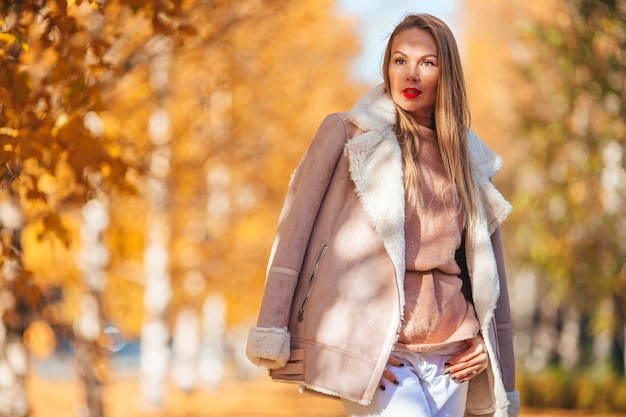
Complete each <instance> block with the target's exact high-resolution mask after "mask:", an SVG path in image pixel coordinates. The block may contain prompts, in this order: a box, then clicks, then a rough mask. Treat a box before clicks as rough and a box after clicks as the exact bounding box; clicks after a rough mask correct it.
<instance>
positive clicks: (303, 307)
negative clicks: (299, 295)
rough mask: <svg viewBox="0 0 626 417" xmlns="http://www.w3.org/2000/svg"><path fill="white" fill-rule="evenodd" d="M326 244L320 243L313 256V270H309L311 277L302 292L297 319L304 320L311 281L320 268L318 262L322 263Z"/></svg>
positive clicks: (311, 285)
mask: <svg viewBox="0 0 626 417" xmlns="http://www.w3.org/2000/svg"><path fill="white" fill-rule="evenodd" d="M327 247H328V246H326V245H325V244H322V246H321V247H320V250H319V251H318V252H317V256H316V257H315V264H314V265H313V271H312V272H311V277H310V278H309V286H308V287H307V289H306V293H305V294H304V300H302V305H301V306H300V311H299V312H298V321H299V322H303V321H304V311H305V310H306V306H307V304H308V303H309V298H310V297H311V291H312V290H313V283H314V282H315V278H316V277H317V273H318V271H319V269H320V264H321V263H322V258H323V257H324V253H326V248H327Z"/></svg>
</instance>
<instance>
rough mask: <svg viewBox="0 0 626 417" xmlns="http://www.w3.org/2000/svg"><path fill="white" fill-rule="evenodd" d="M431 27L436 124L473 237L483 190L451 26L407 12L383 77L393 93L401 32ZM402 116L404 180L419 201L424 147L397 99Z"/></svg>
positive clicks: (412, 197) (388, 54)
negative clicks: (473, 160) (392, 66)
mask: <svg viewBox="0 0 626 417" xmlns="http://www.w3.org/2000/svg"><path fill="white" fill-rule="evenodd" d="M414 28H416V29H419V30H423V31H425V32H428V33H429V34H430V35H431V36H432V37H433V39H434V40H435V43H436V44H437V52H438V56H439V82H438V88H437V96H436V99H435V113H434V119H435V129H436V132H437V140H438V143H439V151H440V152H441V157H442V159H443V164H444V167H445V169H446V173H447V174H448V178H449V180H450V182H451V183H452V185H453V186H454V188H455V189H456V195H457V198H458V199H459V201H460V204H461V208H462V210H463V215H464V225H465V227H466V231H467V238H468V239H469V240H470V242H471V241H473V236H472V233H471V230H473V226H474V224H475V222H477V221H478V214H479V211H480V209H479V204H480V202H479V194H478V190H477V187H476V184H475V182H474V178H473V177H472V175H471V166H470V160H469V150H468V145H467V133H468V130H469V125H470V111H469V105H468V102H467V93H466V91H465V80H464V77H463V68H462V67H461V57H460V55H459V50H458V47H457V45H456V41H455V39H454V35H453V34H452V31H451V30H450V28H449V27H448V26H447V25H446V24H445V23H444V22H442V21H441V20H440V19H438V18H436V17H434V16H431V15H428V14H416V15H408V16H406V17H405V18H404V19H403V20H402V22H400V23H399V24H398V25H397V26H396V27H395V29H394V31H393V32H392V34H391V36H390V37H389V41H388V43H387V48H386V50H385V55H384V58H383V77H384V80H385V87H386V89H387V93H388V94H389V96H391V86H390V81H389V63H390V61H391V52H392V51H391V47H392V43H393V41H394V39H395V37H396V36H397V35H398V34H399V33H400V32H402V31H404V30H407V29H414ZM394 105H395V107H396V110H397V114H398V117H397V119H396V125H395V133H396V136H397V137H398V143H399V144H400V148H401V150H402V159H403V163H404V184H405V188H406V190H407V194H408V198H409V202H411V203H412V204H417V201H418V199H419V198H421V192H420V188H421V178H420V176H419V170H418V167H417V163H416V160H417V154H418V152H419V132H418V128H417V127H416V126H415V124H414V123H413V118H412V117H411V115H409V114H408V113H407V112H405V111H404V110H403V109H402V108H400V106H398V105H397V104H395V103H394Z"/></svg>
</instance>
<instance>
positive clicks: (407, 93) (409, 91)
mask: <svg viewBox="0 0 626 417" xmlns="http://www.w3.org/2000/svg"><path fill="white" fill-rule="evenodd" d="M402 94H404V97H406V98H409V99H410V98H417V97H419V95H420V94H422V92H421V91H420V90H418V89H417V88H411V87H407V88H405V89H404V90H402Z"/></svg>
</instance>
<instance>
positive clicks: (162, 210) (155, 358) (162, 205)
mask: <svg viewBox="0 0 626 417" xmlns="http://www.w3.org/2000/svg"><path fill="white" fill-rule="evenodd" d="M172 48H173V46H172V41H171V39H169V38H168V37H166V36H161V37H154V38H152V39H151V40H150V41H149V42H148V44H146V46H145V52H146V54H147V55H148V56H149V57H150V80H149V81H150V86H151V87H152V89H153V91H154V93H155V94H156V95H157V97H163V95H165V94H166V91H167V85H168V80H169V63H170V60H171V55H172ZM148 137H149V138H150V141H151V142H152V144H153V145H154V148H153V151H152V155H151V159H150V173H149V175H148V178H147V183H146V190H145V191H146V200H147V202H148V210H149V212H148V223H147V224H148V225H147V227H148V230H147V242H146V251H145V258H144V267H145V293H144V306H145V309H146V318H145V321H144V324H143V328H142V331H141V359H140V373H141V388H142V393H143V397H144V399H145V401H146V402H147V404H148V405H149V406H150V407H159V406H160V405H162V403H163V396H164V394H165V387H166V382H167V370H168V365H169V356H170V352H169V347H168V343H169V330H168V327H167V322H166V317H165V315H166V311H167V307H168V305H169V302H170V299H171V296H172V291H171V288H170V273H169V250H168V249H169V242H170V228H169V221H168V212H167V202H168V198H169V195H168V189H167V181H168V177H169V170H170V159H171V158H170V155H171V151H170V147H169V142H170V117H169V115H168V114H167V112H166V111H165V110H163V109H161V108H157V109H156V110H155V111H154V112H153V113H152V115H151V116H150V120H149V123H148Z"/></svg>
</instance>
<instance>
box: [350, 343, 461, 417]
mask: <svg viewBox="0 0 626 417" xmlns="http://www.w3.org/2000/svg"><path fill="white" fill-rule="evenodd" d="M465 349H467V344H466V343H465V342H459V343H455V344H454V345H451V346H450V347H446V348H443V349H440V350H437V351H433V352H423V353H415V352H407V351H394V352H393V353H392V354H393V355H394V356H396V357H398V358H400V359H401V360H402V362H403V363H404V366H402V367H399V366H391V365H387V368H388V369H389V370H390V371H391V372H393V374H394V375H396V377H397V378H398V382H399V383H400V384H399V385H395V384H394V383H393V382H392V381H387V380H383V382H382V383H383V384H384V385H385V390H384V391H383V390H381V389H380V388H379V389H377V390H376V393H375V394H374V398H373V399H372V402H371V404H370V405H368V406H365V405H360V404H357V403H355V402H352V401H348V400H342V402H343V406H344V408H345V410H346V413H347V415H348V416H349V417H357V416H358V417H367V416H372V417H373V416H383V417H444V416H445V417H462V416H463V414H464V413H465V402H466V400H467V383H461V384H459V383H456V382H454V381H451V380H450V378H448V376H447V375H444V364H445V363H446V362H447V361H448V360H449V359H450V358H453V357H454V356H456V355H458V354H459V353H461V352H462V351H464V350H465Z"/></svg>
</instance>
